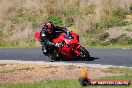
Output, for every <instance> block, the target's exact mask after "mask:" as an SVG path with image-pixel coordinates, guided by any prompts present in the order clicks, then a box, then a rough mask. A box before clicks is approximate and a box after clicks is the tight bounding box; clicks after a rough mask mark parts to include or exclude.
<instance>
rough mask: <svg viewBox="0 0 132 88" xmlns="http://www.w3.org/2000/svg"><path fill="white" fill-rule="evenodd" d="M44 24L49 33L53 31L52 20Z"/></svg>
mask: <svg viewBox="0 0 132 88" xmlns="http://www.w3.org/2000/svg"><path fill="white" fill-rule="evenodd" d="M43 26H44V29H45V30H46V32H48V33H49V34H50V33H52V31H53V27H54V24H53V23H52V22H51V21H45V22H44V24H43Z"/></svg>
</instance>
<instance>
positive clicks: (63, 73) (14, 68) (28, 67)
mask: <svg viewBox="0 0 132 88" xmlns="http://www.w3.org/2000/svg"><path fill="white" fill-rule="evenodd" d="M84 68H85V70H88V74H89V78H91V79H97V78H100V77H106V76H113V75H120V74H121V73H119V74H115V73H117V71H116V72H109V70H108V68H101V67H84ZM81 70H82V69H81V67H79V66H74V65H60V66H56V65H51V64H49V65H48V64H21V63H19V64H16V63H15V64H13V63H8V64H7V63H4V65H3V64H2V65H0V83H33V82H40V81H44V80H54V79H78V78H79V77H80V76H81ZM107 70H108V72H107ZM97 74H98V75H97Z"/></svg>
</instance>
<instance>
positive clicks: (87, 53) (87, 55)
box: [79, 46, 90, 61]
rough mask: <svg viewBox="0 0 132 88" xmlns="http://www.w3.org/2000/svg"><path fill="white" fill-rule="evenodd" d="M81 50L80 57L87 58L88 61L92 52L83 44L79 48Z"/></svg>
mask: <svg viewBox="0 0 132 88" xmlns="http://www.w3.org/2000/svg"><path fill="white" fill-rule="evenodd" d="M79 51H80V56H79V57H80V58H81V59H82V60H86V61H88V60H90V54H89V52H88V51H87V50H86V49H85V48H84V47H82V46H81V47H80V48H79Z"/></svg>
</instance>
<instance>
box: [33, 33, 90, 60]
mask: <svg viewBox="0 0 132 88" xmlns="http://www.w3.org/2000/svg"><path fill="white" fill-rule="evenodd" d="M35 38H37V39H40V33H39V32H36V33H35ZM52 42H54V43H62V45H63V46H62V47H59V48H56V47H54V48H53V47H49V48H48V49H49V50H48V51H49V52H48V53H49V54H48V56H49V57H50V58H51V61H59V60H61V59H62V58H70V59H74V58H79V59H80V60H86V61H88V60H90V55H89V52H88V51H87V50H86V49H85V48H84V47H82V46H81V45H80V44H79V36H78V35H77V34H76V33H74V32H72V31H70V32H69V33H68V34H67V33H60V34H59V35H58V36H57V37H55V38H54V39H53V40H52ZM43 50H44V49H43V47H42V51H43Z"/></svg>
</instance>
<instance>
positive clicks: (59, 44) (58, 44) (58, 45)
mask: <svg viewBox="0 0 132 88" xmlns="http://www.w3.org/2000/svg"><path fill="white" fill-rule="evenodd" d="M62 46H63V44H62V43H55V47H62Z"/></svg>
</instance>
